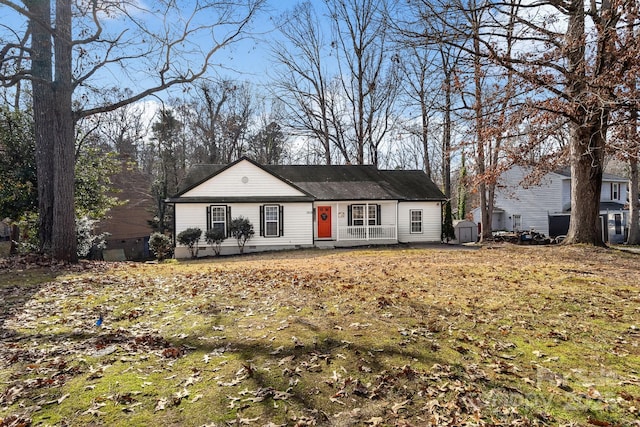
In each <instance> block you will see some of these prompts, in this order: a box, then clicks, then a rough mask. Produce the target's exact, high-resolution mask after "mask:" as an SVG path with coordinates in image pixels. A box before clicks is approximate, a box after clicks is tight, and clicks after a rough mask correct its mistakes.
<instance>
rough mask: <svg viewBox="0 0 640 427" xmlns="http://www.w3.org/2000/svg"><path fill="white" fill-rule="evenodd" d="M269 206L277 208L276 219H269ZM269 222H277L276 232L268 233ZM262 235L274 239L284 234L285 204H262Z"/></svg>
mask: <svg viewBox="0 0 640 427" xmlns="http://www.w3.org/2000/svg"><path fill="white" fill-rule="evenodd" d="M267 208H275V212H276V218H275V220H273V219H272V220H269V221H267ZM267 222H268V223H275V224H276V234H267V229H268V227H267ZM260 236H262V237H265V238H268V239H272V238H274V237H282V236H284V206H283V205H277V204H267V205H260Z"/></svg>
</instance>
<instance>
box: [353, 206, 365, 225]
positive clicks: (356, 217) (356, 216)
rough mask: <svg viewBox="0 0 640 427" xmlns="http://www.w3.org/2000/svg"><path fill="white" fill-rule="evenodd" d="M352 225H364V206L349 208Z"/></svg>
mask: <svg viewBox="0 0 640 427" xmlns="http://www.w3.org/2000/svg"><path fill="white" fill-rule="evenodd" d="M351 223H352V225H356V226H358V225H364V205H353V206H352V207H351Z"/></svg>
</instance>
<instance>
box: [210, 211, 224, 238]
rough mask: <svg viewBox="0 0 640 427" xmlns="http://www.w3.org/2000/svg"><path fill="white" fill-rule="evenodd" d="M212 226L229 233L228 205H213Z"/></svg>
mask: <svg viewBox="0 0 640 427" xmlns="http://www.w3.org/2000/svg"><path fill="white" fill-rule="evenodd" d="M211 228H212V229H214V230H219V231H220V232H221V233H222V234H223V235H225V236H226V235H227V207H226V206H211Z"/></svg>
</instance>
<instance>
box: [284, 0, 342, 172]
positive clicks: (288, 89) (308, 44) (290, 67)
mask: <svg viewBox="0 0 640 427" xmlns="http://www.w3.org/2000/svg"><path fill="white" fill-rule="evenodd" d="M282 22H283V23H282V24H281V25H280V27H279V30H280V33H281V35H282V36H283V41H276V42H274V45H273V47H272V49H271V52H272V57H273V60H274V62H275V63H277V64H279V66H280V67H279V68H278V70H277V71H276V77H275V88H274V89H275V90H274V92H275V95H276V97H277V98H278V99H279V100H280V102H282V103H283V104H284V105H285V106H286V107H287V110H288V112H289V126H290V127H291V128H292V130H293V132H294V134H297V135H299V136H302V137H308V138H313V139H315V140H317V141H318V142H319V145H320V149H321V154H322V157H323V160H324V163H325V164H327V165H330V164H331V163H332V156H331V153H332V146H334V145H335V146H336V147H340V148H341V147H344V145H345V144H344V141H343V140H341V137H342V135H341V134H340V132H339V126H336V124H335V123H334V117H336V114H335V113H334V112H333V109H334V108H335V104H334V98H335V97H334V96H333V95H334V93H335V91H334V90H333V89H334V88H335V85H332V84H331V80H332V76H331V73H330V72H329V71H328V67H329V66H330V64H331V63H332V62H333V61H334V60H335V58H330V57H329V55H330V52H331V47H330V43H329V42H327V41H326V40H325V35H324V30H323V28H322V27H321V25H320V22H321V20H320V19H319V17H318V15H317V12H316V10H315V9H314V7H313V4H312V3H311V2H308V1H307V2H304V3H301V4H299V5H297V6H296V7H295V8H294V9H293V10H292V11H291V12H290V13H288V14H285V15H284V16H283V19H282ZM341 151H342V153H341V155H342V156H344V157H345V158H347V157H348V155H347V153H346V152H344V150H341ZM347 160H348V159H347Z"/></svg>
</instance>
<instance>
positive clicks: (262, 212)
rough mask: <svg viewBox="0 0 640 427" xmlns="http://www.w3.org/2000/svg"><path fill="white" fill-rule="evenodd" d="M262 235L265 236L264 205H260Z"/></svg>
mask: <svg viewBox="0 0 640 427" xmlns="http://www.w3.org/2000/svg"><path fill="white" fill-rule="evenodd" d="M260 235H261V236H264V205H260Z"/></svg>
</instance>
